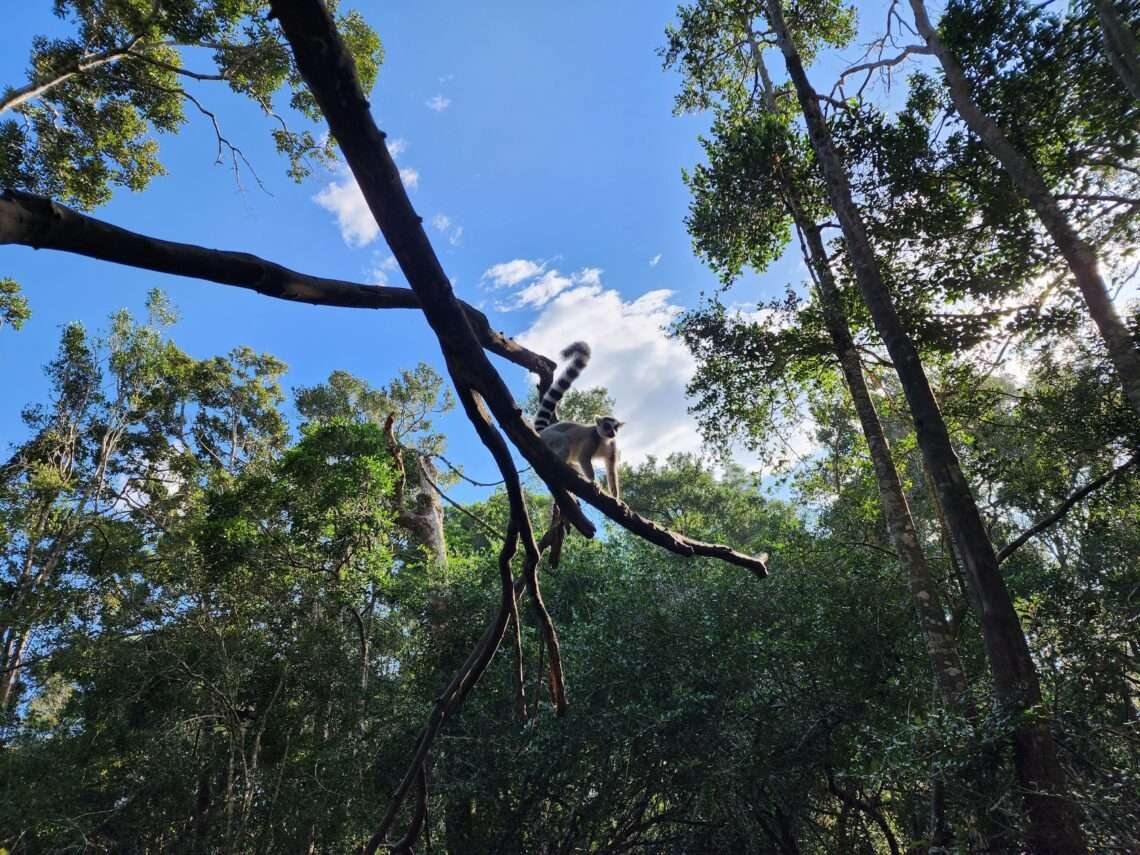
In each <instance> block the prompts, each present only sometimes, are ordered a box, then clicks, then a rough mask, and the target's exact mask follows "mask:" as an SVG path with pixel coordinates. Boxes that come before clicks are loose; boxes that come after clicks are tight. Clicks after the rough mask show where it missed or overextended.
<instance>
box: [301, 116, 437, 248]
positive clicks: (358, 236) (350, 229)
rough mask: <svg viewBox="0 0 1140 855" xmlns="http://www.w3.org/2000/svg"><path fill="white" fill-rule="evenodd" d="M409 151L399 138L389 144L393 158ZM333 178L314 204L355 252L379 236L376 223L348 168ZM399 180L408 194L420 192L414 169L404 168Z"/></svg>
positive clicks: (341, 166) (341, 167) (338, 169)
mask: <svg viewBox="0 0 1140 855" xmlns="http://www.w3.org/2000/svg"><path fill="white" fill-rule="evenodd" d="M406 148H407V142H406V141H404V140H403V139H399V138H397V139H395V140H390V141H389V142H388V150H389V151H391V152H392V156H393V157H395V156H397V154H399V153H401V152H403V151H404V150H405V149H406ZM334 174H335V175H336V178H334V180H332V181H330V182H329V183H328V184H326V185H325V186H324V189H322V190H321V191H320V192H319V193H317V194H316V195H315V196H313V197H312V198H313V201H314V202H316V203H317V204H318V205H320V206H321V207H322V208H324V209H325V210H326V211H328V212H329V213H330V214H332V215H333V216H334V217H336V222H337V226H338V227H339V228H340V236H341V239H342V240H343V241H344V242H345V243H346V244H348V245H349V246H350V247H353V248H357V247H362V246H367V245H368V244H370V243H372V241H374V240H376V238H377V237H379V235H380V229H379V228H378V227H377V225H376V219H375V218H374V217H373V216H372V211H370V210H369V209H368V203H367V202H365V201H364V194H363V193H361V192H360V187H359V185H357V183H356V178H355V177H353V175H352V173H351V172H350V171H349V169H348V167H347V166H346V165H345V164H343V163H341V164H338V165H337V166H336V167H335V169H334ZM400 180H401V181H403V182H404V186H405V187H407V188H408V189H409V190H415V189H417V188H418V187H419V186H420V173H419V170H418V169H415V168H413V167H411V166H404V167H401V168H400Z"/></svg>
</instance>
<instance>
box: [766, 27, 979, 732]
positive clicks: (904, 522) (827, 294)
mask: <svg viewBox="0 0 1140 855" xmlns="http://www.w3.org/2000/svg"><path fill="white" fill-rule="evenodd" d="M745 27H746V28H747V29H748V30H749V32H751V28H749V27H748V26H747V22H745ZM749 41H750V47H751V53H752V60H753V62H754V64H755V66H756V70H757V72H758V73H759V75H760V79H761V82H762V84H763V90H764V101H765V104H766V106H767V108H768V110H769V111H771V112H772V113H775V112H776V96H775V89H774V87H773V86H772V80H771V77H770V76H769V74H768V67H767V65H766V64H765V63H764V57H763V52H762V50H761V48H760V45H759V44H758V43H757V42H756V39H755V38H754V37H753V36H751V35H750V36H749ZM777 170H778V178H779V181H780V185H781V188H782V189H783V193H784V198H785V200H786V202H787V204H788V209H789V211H790V212H791V215H792V219H793V221H794V222H795V225H796V229H797V230H798V231H799V234H800V239H801V240H802V241H803V243H804V250H805V252H806V254H807V256H808V263H809V265H810V267H811V270H812V272H813V279H814V280H815V282H816V292H817V295H818V297H819V302H820V306H821V308H822V309H823V315H824V321H825V323H826V324H827V331H828V334H829V335H830V336H831V341H832V343H833V344H834V346H835V355H836V356H837V357H838V359H839V365H840V368H841V369H842V371H843V377H844V379H845V380H846V382H847V388H848V390H849V392H850V393H851V400H852V402H853V403H854V405H855V412H856V414H857V415H858V417H859V424H860V426H861V427H862V429H863V436H864V437H866V439H867V448H868V449H869V450H870V454H871V464H872V466H873V467H874V471H875V481H876V483H877V485H878V488H879V501H880V503H881V504H882V507H883V516H884V518H885V519H886V523H887V531H888V532H889V533H890V538H891V543H892V544H893V545H894V548H895V552H896V553H897V554H898V557H899V561H900V562H901V563H902V565H903V569H904V570H905V571H906V575H907V587H908V589H909V590H910V595H911V600H912V602H913V603H914V607H915V610H916V611H917V613H918V621H919V625H920V627H921V629H922V636H923V639H924V640H925V642H926V651H927V654H928V655H929V656H930V664H931V667H932V668H933V669H934V679H935V682H936V684H937V686H938V690H939V694H940V695H941V698H942V702H943V703H944V704H945V705H946V707H947V708H948V709H951V710H953V711H954V712H956V713H960V714H968V713H969V710H968V704H967V698H966V691H967V681H966V672H965V669H964V668H963V667H962V659H961V656H959V654H958V644H957V640H956V639H955V637H954V633H953V631H952V630H951V627H950V625H949V623H948V621H947V620H946V612H945V610H944V609H943V607H942V601H941V597H940V596H939V594H938V588H937V586H936V585H935V584H934V579H933V577H932V576H931V575H930V565H929V564H928V563H927V561H926V554H925V553H924V552H923V550H922V545H921V544H920V543H919V540H918V532H917V531H916V529H915V526H914V517H913V516H912V515H911V512H910V505H909V504H908V503H907V500H906V494H905V493H904V492H903V488H902V481H901V480H900V479H899V473H898V470H897V469H896V468H895V464H894V460H893V459H892V458H891V448H890V443H889V442H888V441H887V435H886V433H885V432H884V431H883V424H882V422H881V421H879V414H878V412H877V411H876V409H875V402H874V400H873V399H872V398H871V393H870V390H868V388H867V380H866V377H865V376H864V375H863V364H862V362H861V361H860V359H859V351H858V350H856V348H855V340H854V338H853V337H852V335H851V327H850V325H849V324H848V322H847V316H846V314H845V313H844V311H843V301H842V299H841V298H840V294H839V288H838V286H837V285H836V284H835V277H834V276H833V275H832V272H831V265H830V263H829V262H828V258H827V250H826V248H825V247H824V245H823V238H822V236H821V229H820V226H819V225H818V224H816V223H815V222H813V221H812V219H811V218H810V217H808V215H807V213H806V212H805V211H804V207H803V201H802V199H801V196H800V193H799V191H798V189H797V188H796V187H795V186H794V185H793V184H792V181H791V180H790V179H789V178H788V177H787V175H786V174H785V172H784V170H783V169H782V168H780V167H777Z"/></svg>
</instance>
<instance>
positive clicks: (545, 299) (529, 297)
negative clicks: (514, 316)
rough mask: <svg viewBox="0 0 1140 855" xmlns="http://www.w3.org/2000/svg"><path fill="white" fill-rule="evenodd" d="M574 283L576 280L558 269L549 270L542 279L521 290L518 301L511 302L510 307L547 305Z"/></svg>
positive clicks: (517, 296)
mask: <svg viewBox="0 0 1140 855" xmlns="http://www.w3.org/2000/svg"><path fill="white" fill-rule="evenodd" d="M573 284H574V280H572V279H571V278H570V277H569V276H563V275H562V274H561V273H559V272H558V271H557V270H550V271H547V272H546V273H545V274H543V276H542V277H541V278H540V279H537V280H535V281H534V282H532V283H531V284H530V285H528V286H526V287H525V288H523V289H522V290H521V291H519V292H518V294H517V295H516V298H517V299H516V302H515V303H513V304H509V306H508V308H516V309H518V308H523V307H526V306H532V307H535V308H537V307H539V306H545V305H546V304H547V303H549V302H550V301H551V300H553V299H554V298H555V297H557V296H558V295H559V294H561V293H562V292H563V291H565V290H566V289H567V288H569V287H570V286H571V285H573Z"/></svg>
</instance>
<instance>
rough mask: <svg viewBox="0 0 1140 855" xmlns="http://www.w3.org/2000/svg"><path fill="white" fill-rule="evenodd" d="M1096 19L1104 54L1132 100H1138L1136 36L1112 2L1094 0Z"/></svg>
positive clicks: (1139, 72)
mask: <svg viewBox="0 0 1140 855" xmlns="http://www.w3.org/2000/svg"><path fill="white" fill-rule="evenodd" d="M1096 13H1097V18H1099V19H1100V32H1101V36H1103V39H1104V53H1105V55H1106V56H1107V57H1108V61H1109V63H1110V64H1111V65H1112V68H1113V70H1114V71H1116V75H1117V76H1118V77H1119V78H1120V82H1121V83H1123V84H1124V88H1125V89H1127V90H1128V92H1129V93H1130V94H1131V95H1132V97H1133V98H1136V99H1140V56H1137V51H1136V36H1135V35H1134V34H1133V32H1132V30H1131V29H1129V27H1128V24H1127V22H1125V21H1124V20H1123V19H1122V18H1121V17H1120V13H1119V12H1117V11H1116V7H1115V6H1113V5H1112V0H1096Z"/></svg>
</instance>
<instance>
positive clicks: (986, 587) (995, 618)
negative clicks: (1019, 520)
mask: <svg viewBox="0 0 1140 855" xmlns="http://www.w3.org/2000/svg"><path fill="white" fill-rule="evenodd" d="M765 5H766V8H767V12H768V20H769V24H770V26H771V28H772V30H773V31H774V33H775V35H776V39H777V41H778V44H779V47H780V50H781V52H782V53H783V55H784V60H785V63H786V65H787V70H788V75H789V77H790V78H791V81H792V83H793V85H794V86H795V89H796V94H797V97H798V99H799V102H800V107H801V109H802V110H803V114H804V119H805V121H806V123H807V128H808V134H809V137H810V139H811V143H812V147H813V149H814V150H815V154H816V157H817V159H818V161H819V164H820V170H821V173H822V177H823V180H824V183H825V184H826V186H827V192H828V196H829V198H830V201H831V205H832V208H834V210H835V213H836V216H837V217H838V219H839V223H840V226H841V228H842V230H843V236H844V239H845V241H846V244H847V251H848V254H849V256H850V258H851V263H852V267H853V269H854V272H855V277H856V280H857V281H858V284H859V289H860V291H861V292H862V294H863V299H864V301H865V302H866V304H867V307H868V309H869V310H870V313H871V316H872V318H873V320H874V322H875V327H876V329H877V330H878V332H879V335H880V336H882V338H883V342H884V344H885V345H886V347H887V350H888V352H889V353H890V356H891V359H892V361H893V362H894V365H895V370H896V371H897V372H898V375H899V380H900V382H901V383H902V387H903V391H904V393H905V394H906V398H907V403H908V404H909V406H910V410H911V415H912V417H913V419H914V424H915V431H916V434H917V439H918V445H919V447H920V448H921V450H922V453H923V457H924V459H925V461H926V465H927V467H928V468H929V470H930V473H931V476H932V478H933V480H934V483H935V487H936V489H937V491H938V496H939V500H940V501H941V503H942V507H943V509H944V510H945V512H946V516H947V521H948V523H949V525H950V529H951V535H952V537H953V538H954V540H955V542H956V544H957V546H958V548H959V551H960V553H961V555H962V559H963V562H964V564H965V568H966V576H967V580H968V582H969V584H970V586H971V587H972V588H973V589H974V590H975V593H976V598H977V601H978V603H979V604H980V606H981V608H980V613H979V615H978V620H979V623H980V625H981V629H982V636H983V639H984V641H985V647H986V655H987V658H988V660H989V662H990V667H991V668H992V670H993V677H994V691H995V695H996V698H997V701H998V703H999V704H1000V706H1001V707H1002V709H1003V710H1004V711H1005V712H1006V713H1007V714H1008V715H1010V716H1011V717H1012V718H1013V719H1014V720H1015V721H1016V724H1015V728H1014V746H1015V751H1014V754H1015V761H1016V766H1017V772H1018V777H1019V780H1020V782H1021V785H1022V787H1023V789H1024V791H1025V810H1026V816H1027V820H1028V825H1029V830H1028V838H1029V844H1030V847H1031V849H1032V850H1033V851H1034V852H1037V853H1054V852H1055V853H1062V852H1064V853H1076V852H1083V851H1086V846H1085V842H1084V838H1083V835H1082V833H1081V830H1080V826H1079V825H1078V823H1077V820H1076V817H1075V816H1074V814H1073V811H1072V809H1071V806H1070V803H1069V802H1068V801H1067V800H1066V799H1065V798H1064V797H1063V796H1064V795H1065V787H1064V774H1063V772H1062V770H1061V767H1060V765H1059V763H1058V762H1057V755H1056V746H1055V744H1054V742H1053V736H1052V734H1051V732H1050V730H1049V726H1048V721H1047V720H1045V719H1043V718H1042V717H1040V715H1039V714H1035V713H1036V711H1035V710H1033V708H1034V707H1036V706H1037V705H1038V704H1040V701H1041V689H1040V686H1039V684H1038V679H1037V670H1036V667H1035V666H1034V663H1033V659H1032V658H1031V656H1030V654H1029V645H1028V643H1027V642H1026V639H1025V633H1024V632H1023V631H1022V628H1021V623H1020V621H1019V620H1018V616H1017V612H1016V611H1015V610H1014V608H1013V602H1012V600H1011V599H1010V596H1009V592H1008V591H1007V590H1006V587H1005V582H1004V580H1003V579H1002V577H1001V575H1000V573H999V572H998V565H997V558H996V556H995V554H994V549H993V544H992V543H991V542H990V539H989V535H988V533H987V531H986V528H985V525H984V524H983V522H982V518H981V514H980V513H979V512H978V508H977V505H976V503H975V502H974V497H973V495H972V494H971V492H970V488H969V486H968V485H967V483H966V480H965V478H964V476H963V474H962V471H961V467H960V466H959V463H958V457H957V455H956V454H955V452H954V448H953V446H952V445H951V443H950V435H949V432H948V430H947V428H946V423H945V421H944V420H943V418H942V413H941V412H940V411H939V408H938V403H937V401H936V400H935V398H934V392H933V390H932V389H931V388H930V383H929V381H928V380H927V377H926V372H925V371H924V369H923V367H922V362H921V360H920V359H919V355H918V351H917V349H916V348H915V346H914V342H913V341H912V340H911V339H910V336H909V335H908V334H907V332H906V330H905V329H904V328H903V325H902V323H901V321H900V320H899V317H898V313H897V311H896V310H895V306H894V301H893V298H892V297H891V295H890V292H889V291H888V290H887V288H886V286H885V284H884V283H883V281H882V277H881V275H880V273H879V268H878V263H877V261H876V259H875V255H874V252H873V250H872V249H871V244H870V242H869V240H868V238H867V234H866V230H865V228H864V225H863V221H862V218H861V217H860V215H859V212H858V211H857V210H856V208H855V204H854V202H853V201H852V199H851V188H850V184H849V182H848V179H847V174H846V171H845V169H844V167H843V165H842V163H841V162H840V160H839V156H838V154H837V153H836V151H835V148H834V145H833V143H832V141H831V134H830V132H829V130H828V128H827V124H826V122H825V121H824V118H823V113H822V112H821V110H820V108H819V101H818V97H817V96H816V93H815V91H814V90H813V89H812V87H811V84H810V83H809V82H808V79H807V74H806V73H805V72H804V68H803V63H802V62H801V61H800V57H799V53H798V51H797V50H796V47H795V45H794V44H793V42H792V39H791V36H790V34H789V33H788V29H787V25H786V24H785V22H784V16H783V11H782V9H781V6H780V0H766V3H765ZM1138 391H1140V390H1138Z"/></svg>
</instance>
